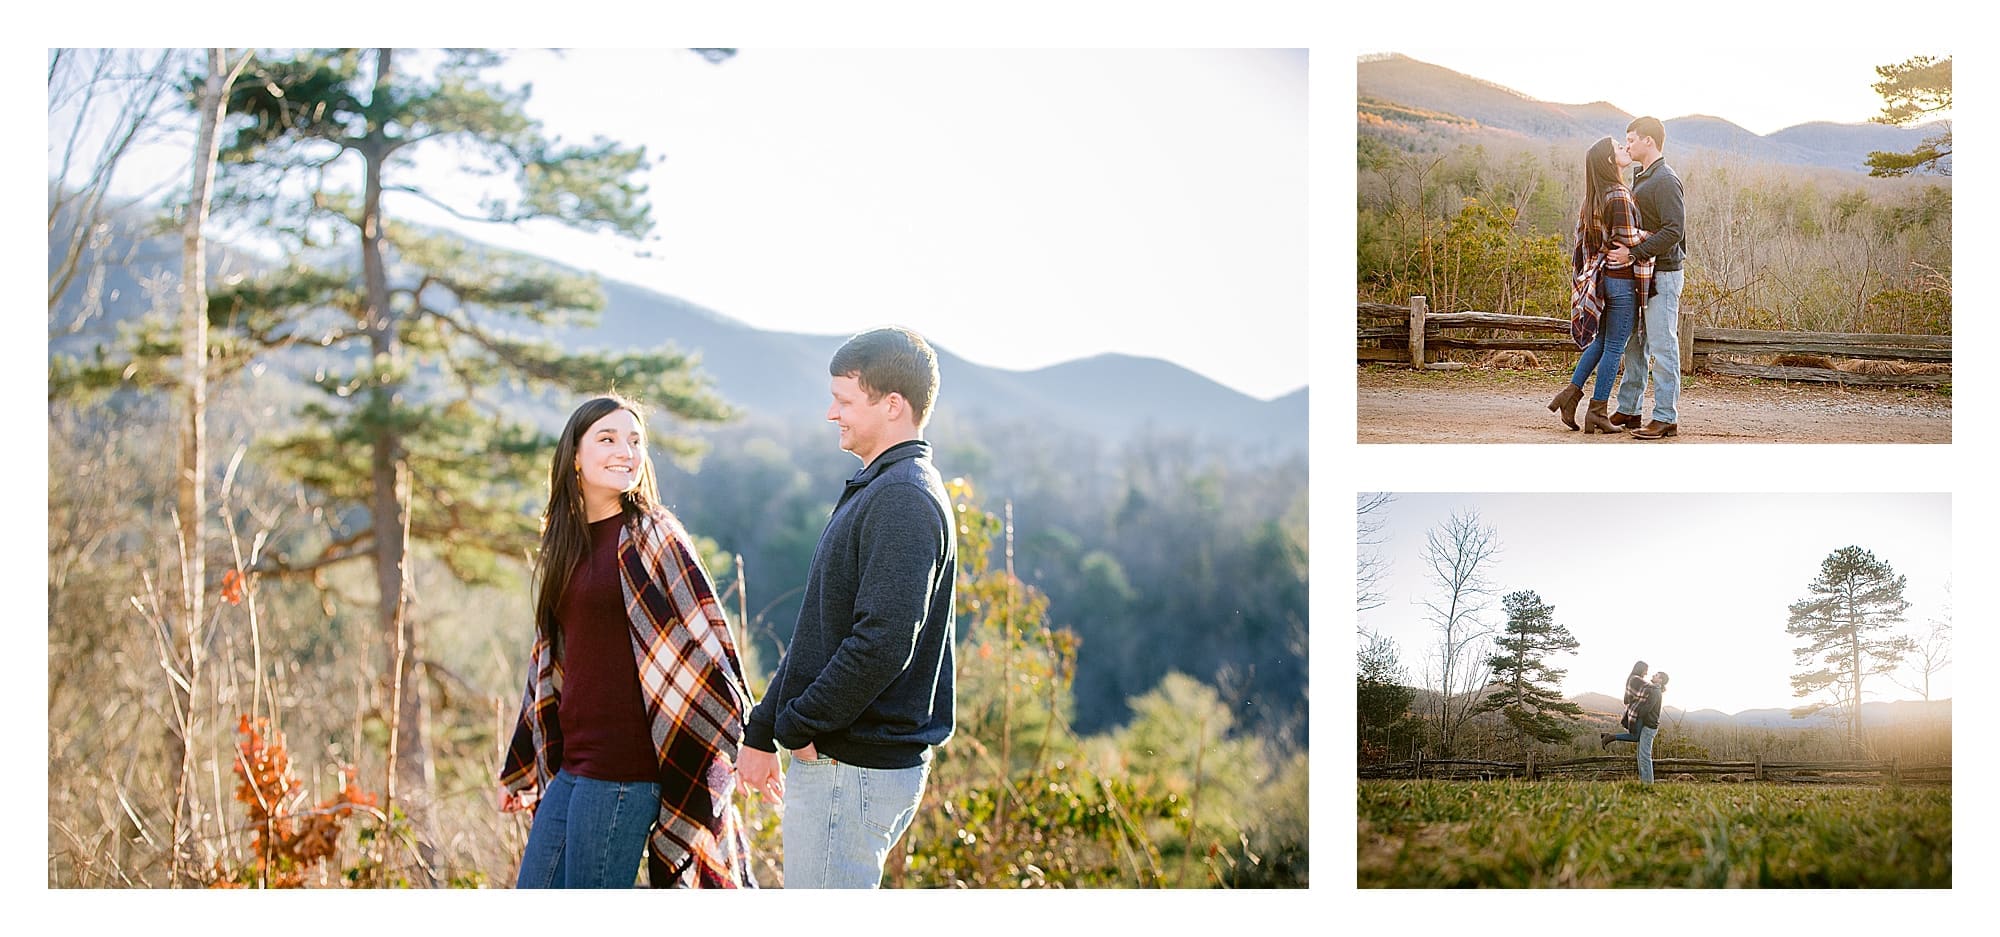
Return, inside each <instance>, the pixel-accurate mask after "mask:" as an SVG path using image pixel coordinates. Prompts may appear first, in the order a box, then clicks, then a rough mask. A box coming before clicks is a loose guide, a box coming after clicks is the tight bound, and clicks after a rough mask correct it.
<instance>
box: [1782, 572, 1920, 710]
mask: <svg viewBox="0 0 2000 937" xmlns="http://www.w3.org/2000/svg"><path fill="white" fill-rule="evenodd" d="M1903 582H1904V580H1903V577H1902V576H1899V575H1896V571H1895V570H1894V569H1893V568H1891V567H1890V566H1889V564H1888V563H1885V562H1882V561H1881V560H1878V559H1876V558H1875V554H1873V553H1871V552H1869V551H1867V550H1863V549H1861V548H1860V547H1853V546H1849V547H1841V548H1840V549H1838V550H1835V551H1833V553H1832V554H1831V555H1829V556H1827V558H1826V560H1825V561H1823V562H1822V563H1820V567H1819V576H1818V577H1816V578H1814V579H1813V581H1812V583H1811V585H1809V586H1807V588H1808V589H1810V590H1811V591H1812V595H1811V596H1809V597H1807V598H1803V599H1800V600H1798V601H1797V602H1793V603H1792V607H1791V612H1792V614H1791V620H1790V621H1789V622H1787V623H1786V625H1785V631H1786V632H1788V633H1790V634H1791V635H1792V636H1793V637H1795V638H1799V639H1800V640H1802V641H1803V642H1804V646H1803V647H1799V648H1794V649H1793V650H1792V656H1793V657H1794V658H1796V659H1797V662H1798V663H1800V664H1806V665H1811V664H1814V663H1818V664H1822V665H1824V666H1821V667H1820V668H1819V669H1817V670H1808V671H1805V672H1804V673H1796V674H1793V675H1792V695H1794V696H1810V695H1812V694H1813V693H1816V692H1820V691H1823V690H1824V691H1830V692H1831V693H1832V694H1833V697H1834V698H1833V701H1832V702H1831V703H1827V702H1816V703H1813V704H1810V705H1807V706H1802V707H1800V708H1798V709H1794V710H1792V715H1793V716H1794V717H1804V716H1807V715H1811V714H1812V713H1815V712H1818V711H1820V710H1822V709H1825V708H1827V707H1828V706H1833V707H1836V708H1838V709H1839V710H1840V711H1841V716H1842V721H1843V722H1845V723H1846V726H1847V738H1848V742H1849V743H1850V744H1854V743H1857V742H1858V741H1859V740H1860V736H1861V685H1862V681H1863V679H1864V678H1866V677H1870V676H1874V675H1876V674H1883V673H1890V672H1892V671H1894V670H1895V669H1896V666H1897V665H1898V664H1900V663H1902V660H1903V657H1904V655H1906V654H1909V653H1911V652H1912V651H1913V650H1915V642H1914V641H1912V640H1910V639H1909V638H1908V637H1902V636H1896V635H1891V634H1886V632H1888V631H1889V626H1891V625H1896V624H1901V623H1902V621H1903V613H1904V612H1905V611H1907V610H1908V609H1909V607H1910V603H1909V602H1908V601H1905V600H1904V598H1903Z"/></svg>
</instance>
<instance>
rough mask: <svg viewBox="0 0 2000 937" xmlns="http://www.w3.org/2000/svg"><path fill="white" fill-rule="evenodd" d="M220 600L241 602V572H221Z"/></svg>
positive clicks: (232, 603)
mask: <svg viewBox="0 0 2000 937" xmlns="http://www.w3.org/2000/svg"><path fill="white" fill-rule="evenodd" d="M222 601H224V602H228V603H229V604H231V605H242V604H243V574H242V573H241V572H239V571H237V570H234V569H232V570H230V571H228V572H226V573H223V574H222Z"/></svg>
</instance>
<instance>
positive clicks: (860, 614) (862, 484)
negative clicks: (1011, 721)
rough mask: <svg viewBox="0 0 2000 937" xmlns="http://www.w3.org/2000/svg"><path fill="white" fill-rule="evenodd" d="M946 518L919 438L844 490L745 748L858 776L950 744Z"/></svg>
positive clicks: (951, 548)
mask: <svg viewBox="0 0 2000 937" xmlns="http://www.w3.org/2000/svg"><path fill="white" fill-rule="evenodd" d="M950 518H951V501H950V498H949V497H947V496H946V494H945V490H944V482H943V480H942V479H941V478H940V477H939V476H938V472H937V469H936V468H935V467H933V466H932V465H931V447H930V444H929V443H926V442H924V441H922V440H912V441H910V442H905V443H900V444H897V445H895V446H891V447H890V448H889V449H888V451H886V452H883V453H882V454H881V455H879V456H877V457H876V458H875V461H874V462H872V463H870V464H869V465H868V466H866V467H865V468H863V469H862V470H861V471H860V472H857V473H856V474H855V476H854V477H853V478H852V479H850V480H848V482H847V488H846V490H845V491H843V492H842V493H841V496H840V502H839V503H838V504H836V505H835V506H834V509H833V516H832V517H830V518H829V519H828V520H827V523H826V530H825V532H824V533H822V534H820V539H819V546H818V548H817V549H815V550H814V551H813V560H812V570H811V572H810V573H808V575H807V579H806V592H805V599H804V604H803V605H801V606H800V608H799V621H798V625H797V626H796V627H795V628H793V630H792V638H791V644H790V646H789V647H787V648H786V649H785V657H784V659H783V660H781V661H779V662H778V672H777V673H776V674H774V675H772V677H771V685H770V687H769V689H767V690H766V692H765V694H764V699H763V700H762V701H760V702H759V703H758V704H757V706H756V707H755V708H754V709H752V710H751V711H750V720H749V725H748V726H746V727H745V729H744V740H743V741H744V744H746V745H749V746H750V747H752V748H756V749H759V750H762V751H776V750H777V748H776V746H777V745H783V746H784V747H785V748H787V749H800V748H804V747H805V746H806V745H807V744H808V743H810V744H811V745H812V746H813V747H814V748H815V749H816V750H818V752H819V753H820V754H822V755H824V756H826V757H829V758H832V759H834V760H836V761H841V762H845V763H848V764H852V765H859V766H861V767H864V768H913V767H916V766H917V765H921V764H923V763H925V761H927V760H928V759H929V758H930V747H931V746H933V745H942V744H944V743H945V741H946V740H947V739H949V738H951V734H952V729H953V727H954V721H955V717H956V712H955V703H956V698H955V696H954V688H953V679H954V676H955V675H954V672H953V669H954V665H953V658H952V647H953V643H954V641H955V640H956V638H957V634H956V631H957V627H956V616H955V614H954V611H953V608H952V603H953V599H954V596H955V587H956V582H957V576H958V538H957V536H956V529H955V525H953V524H952V523H951V522H950Z"/></svg>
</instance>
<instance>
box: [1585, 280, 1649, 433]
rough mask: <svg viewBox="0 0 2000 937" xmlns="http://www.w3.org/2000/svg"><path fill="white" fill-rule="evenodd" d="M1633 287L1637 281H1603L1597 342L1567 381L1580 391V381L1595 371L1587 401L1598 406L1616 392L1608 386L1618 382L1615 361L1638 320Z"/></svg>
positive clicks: (1637, 304)
mask: <svg viewBox="0 0 2000 937" xmlns="http://www.w3.org/2000/svg"><path fill="white" fill-rule="evenodd" d="M1637 283H1638V281H1637V280H1621V279H1619V278H1617V277H1605V278H1604V298H1605V303H1604V317H1603V318H1602V319H1600V320H1599V321H1598V323H1597V339H1596V340H1595V341H1593V342H1591V343H1590V347H1589V348H1586V349H1584V350H1583V354H1582V355H1581V356H1579V357H1578V358H1577V359H1576V371H1575V372H1573V373H1572V374H1570V377H1569V382H1570V383H1572V384H1575V385H1576V386H1578V387H1582V386H1583V379H1584V378H1585V377H1587V376H1589V374H1590V372H1592V371H1596V372H1597V384H1596V386H1594V387H1592V388H1591V389H1590V399H1592V400H1595V401H1597V402H1598V403H1604V402H1606V401H1609V400H1610V399H1611V392H1612V391H1613V390H1614V389H1616V385H1614V384H1613V383H1612V382H1613V381H1615V380H1617V379H1618V357H1619V354H1620V353H1621V352H1622V351H1623V350H1624V348H1625V341H1626V339H1628V338H1631V337H1632V324H1633V323H1634V322H1637V321H1638V319H1639V297H1638V291H1637V290H1636V289H1635V288H1634V287H1635V284H1637ZM1607 348H1609V349H1612V351H1611V353H1609V354H1606V353H1605V349H1607Z"/></svg>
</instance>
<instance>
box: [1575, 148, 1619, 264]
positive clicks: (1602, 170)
mask: <svg viewBox="0 0 2000 937" xmlns="http://www.w3.org/2000/svg"><path fill="white" fill-rule="evenodd" d="M1617 150H1618V144H1617V142H1616V141H1614V140H1612V139H1611V138H1610V137H1604V138H1603V139H1600V140H1598V141H1597V142H1596V143H1593V144H1591V145H1590V150H1589V152H1586V153H1584V154H1583V209H1582V211H1581V212H1580V213H1579V215H1578V218H1577V220H1578V222H1579V226H1580V227H1581V228H1583V230H1584V232H1585V233H1586V234H1591V233H1594V232H1595V231H1596V230H1597V229H1599V228H1602V227H1604V202H1605V199H1607V198H1609V197H1610V195H1611V187H1612V186H1615V185H1623V184H1625V180H1624V178H1623V177H1621V176H1620V175H1619V174H1618V160H1617V155H1616V154H1617ZM1592 246H1595V247H1598V248H1600V249H1601V248H1602V247H1603V245H1585V247H1586V249H1589V248H1590V247H1592Z"/></svg>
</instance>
